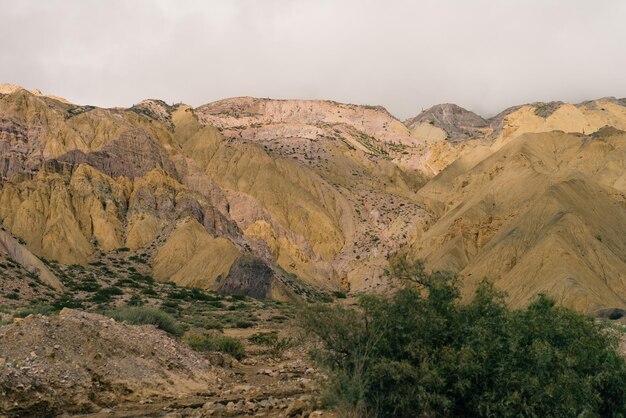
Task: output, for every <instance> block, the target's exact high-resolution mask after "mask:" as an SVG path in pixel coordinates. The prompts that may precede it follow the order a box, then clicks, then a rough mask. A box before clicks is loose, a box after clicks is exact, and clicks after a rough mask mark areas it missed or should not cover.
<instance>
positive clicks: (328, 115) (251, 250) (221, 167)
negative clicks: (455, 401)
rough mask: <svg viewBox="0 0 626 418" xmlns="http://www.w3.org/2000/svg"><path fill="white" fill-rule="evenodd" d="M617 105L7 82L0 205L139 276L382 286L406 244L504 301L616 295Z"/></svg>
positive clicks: (277, 293)
mask: <svg viewBox="0 0 626 418" xmlns="http://www.w3.org/2000/svg"><path fill="white" fill-rule="evenodd" d="M624 104H625V103H624V102H623V101H620V100H615V99H601V100H597V101H594V102H587V103H583V104H580V105H569V104H563V103H535V104H531V105H524V106H518V107H515V108H511V109H507V110H506V111H504V112H502V113H501V114H499V115H497V116H495V117H494V118H491V119H484V118H482V117H480V116H478V115H476V114H474V113H472V112H469V111H467V110H465V109H462V108H460V107H458V106H455V105H438V106H435V107H433V108H431V109H428V110H426V111H425V112H422V113H421V114H420V115H418V116H416V117H415V118H412V119H409V120H407V121H406V122H405V123H402V122H400V121H398V120H397V119H395V118H394V117H393V116H391V115H390V114H389V113H388V112H387V111H385V110H384V109H383V108H381V107H371V106H356V105H346V104H340V103H335V102H329V101H308V100H269V99H254V98H248V97H244V98H235V99H226V100H222V101H219V102H215V103H210V104H207V105H204V106H201V107H199V108H197V109H193V108H191V107H190V106H186V105H182V104H179V105H168V104H166V103H164V102H162V101H159V100H146V101H143V102H141V103H139V104H137V105H135V106H133V107H132V108H130V109H119V108H115V109H100V108H95V107H92V106H78V105H74V104H71V103H67V102H65V101H60V100H57V99H54V98H51V97H48V96H42V95H36V94H32V93H30V92H28V91H25V90H22V89H19V88H12V89H8V88H7V89H5V90H2V91H0V174H1V176H2V182H1V184H0V217H1V219H2V224H3V226H4V227H5V228H6V230H7V232H8V233H10V234H11V235H12V236H13V237H15V238H17V239H19V240H20V241H21V242H23V243H24V249H25V250H27V251H28V252H29V253H32V255H33V257H35V256H38V257H41V258H43V259H46V260H54V261H58V262H60V263H63V264H86V263H89V262H92V261H93V260H97V259H98V258H99V257H101V256H102V254H106V253H109V252H111V251H115V250H119V249H124V250H125V249H128V250H129V256H130V255H131V254H133V253H139V252H141V254H143V256H145V262H146V263H148V265H149V267H150V270H151V272H152V275H153V276H154V277H155V278H156V279H158V280H173V281H175V282H177V283H179V284H181V285H185V286H196V287H203V288H207V289H213V290H221V291H228V292H234V293H241V294H251V295H254V296H257V297H261V296H273V297H278V298H291V297H294V294H295V293H294V291H293V288H290V287H289V283H291V282H292V279H293V277H296V278H297V279H296V280H297V281H299V283H307V284H308V285H312V286H315V287H321V288H325V289H330V290H333V289H350V290H351V291H356V292H359V291H375V290H379V289H383V288H384V287H385V285H386V278H385V276H384V274H383V270H384V268H385V267H386V265H387V258H388V257H389V255H391V254H393V253H395V252H396V251H398V250H400V249H402V248H404V247H405V246H407V245H408V246H409V248H410V249H411V250H412V251H413V252H414V253H415V254H416V255H418V256H420V257H422V258H425V259H426V261H427V263H428V265H429V266H431V267H434V268H446V269H452V270H455V271H458V272H460V274H461V275H462V276H463V277H464V278H465V282H466V283H467V284H468V286H467V289H471V288H472V286H473V284H474V283H475V282H476V281H477V280H478V279H480V278H482V277H483V276H487V277H490V278H492V279H494V280H496V282H497V284H499V285H500V286H501V287H502V288H504V289H506V290H507V291H508V292H509V294H510V295H511V298H512V300H513V301H514V303H520V304H523V303H525V302H526V301H528V300H529V299H530V298H532V296H533V295H534V294H536V293H537V292H539V291H545V292H547V293H550V294H552V295H553V296H556V297H557V299H559V300H560V301H561V303H563V304H565V305H569V306H576V307H578V308H580V309H583V310H585V309H586V310H591V309H595V308H597V307H602V306H609V305H610V306H614V305H615V306H617V305H619V306H622V305H623V304H624V301H623V300H622V297H621V296H620V294H621V292H622V290H621V287H620V286H621V285H620V283H621V281H622V279H623V278H622V277H621V276H622V275H623V271H624V268H626V265H624V264H623V263H624V259H625V258H624V257H625V254H626V248H622V246H621V244H620V241H619V239H618V237H619V236H620V234H621V233H622V232H624V231H621V229H620V228H621V225H624V223H622V222H621V220H622V218H623V216H624V215H623V213H622V211H623V210H624V201H625V200H626V199H625V198H624V193H626V190H623V189H624V184H626V180H624V178H623V176H624V175H623V171H624V170H623V169H624V165H625V164H626V163H625V162H624V161H623V158H622V157H623V155H622V151H621V149H622V142H623V138H624V136H623V134H621V133H620V132H619V129H626V107H625V106H624ZM606 125H608V126H611V127H613V130H610V129H606V128H604V129H603V127H604V126H606ZM555 131H563V132H560V133H558V132H555ZM564 132H570V133H571V134H566V133H564ZM598 205H600V206H601V207H599V206H598ZM602 214H604V215H602ZM607 214H608V215H607ZM607 219H608V220H609V222H608V223H607V222H606V221H607ZM603 222H604V223H603ZM613 223H616V224H615V225H613ZM606 225H609V226H606ZM607 228H608V229H607ZM605 229H606V230H605ZM598 236H600V237H601V238H600V239H599V238H598ZM20 245H21V244H20ZM552 253H558V254H559V255H557V256H555V257H552V256H550V255H548V254H552ZM546 257H547V258H546ZM556 257H560V259H562V260H565V261H564V262H562V263H560V262H556V261H550V260H556V259H557V258H556ZM31 261H32V260H31ZM550 266H552V267H550ZM542 277H549V278H550V279H549V280H548V279H543V278H542ZM50 280H51V282H52V281H53V279H50Z"/></svg>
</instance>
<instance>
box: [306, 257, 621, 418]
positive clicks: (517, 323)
mask: <svg viewBox="0 0 626 418" xmlns="http://www.w3.org/2000/svg"><path fill="white" fill-rule="evenodd" d="M391 273H392V276H393V277H396V278H401V279H404V281H405V282H407V283H408V284H407V285H406V286H405V287H403V288H401V289H400V290H398V291H397V292H396V293H395V294H394V295H392V296H390V297H384V296H367V297H363V298H362V299H361V300H360V302H359V307H358V309H352V308H346V307H340V306H324V305H317V306H313V307H311V308H309V309H307V310H306V311H305V312H304V314H303V315H301V318H302V323H303V325H304V327H305V328H306V329H307V330H309V331H310V332H312V333H313V334H314V335H316V336H317V337H318V338H319V341H320V344H321V346H320V347H321V348H320V349H318V350H317V351H314V352H313V353H312V354H313V355H314V358H315V359H316V360H317V361H318V362H319V363H320V364H321V365H323V366H325V367H327V368H328V370H329V371H330V376H331V381H330V382H331V384H330V385H329V386H330V388H329V391H328V394H327V398H326V399H327V402H331V403H335V405H337V406H340V407H341V406H343V407H346V408H347V409H350V410H352V411H353V412H356V414H358V415H372V416H380V417H412V416H421V417H426V416H429V417H430V416H437V417H487V416H490V417H491V416H494V417H496V416H497V417H520V416H523V417H548V416H550V417H582V416H585V417H587V416H589V417H591V416H602V417H623V416H624V415H626V363H625V362H624V359H623V358H622V357H621V356H620V355H619V354H618V352H617V351H616V341H615V340H614V339H613V337H611V336H610V335H609V334H608V333H606V332H604V331H603V330H602V329H601V328H600V326H599V325H597V324H596V323H594V322H593V321H592V320H591V319H589V318H586V317H584V316H582V315H580V314H578V313H576V312H574V311H572V310H569V309H565V308H560V307H556V306H555V304H554V302H553V301H552V300H550V299H549V298H547V297H546V296H539V297H538V298H537V299H536V300H535V301H534V302H533V303H532V304H530V306H528V307H527V308H526V309H522V310H511V309H509V308H508V307H507V306H506V304H505V303H504V296H503V295H502V294H501V293H500V292H498V291H496V290H494V288H493V287H492V286H491V285H490V284H489V283H487V282H483V283H482V284H481V285H480V286H479V288H478V289H477V291H476V293H475V295H474V298H473V300H472V301H470V302H469V303H467V304H460V303H459V299H460V292H459V288H458V285H457V280H456V278H455V277H454V276H453V275H451V274H447V273H442V272H436V273H433V274H426V273H425V272H424V269H423V265H421V264H420V263H412V262H409V261H407V260H406V259H401V260H400V262H398V264H396V265H395V266H394V267H393V268H392V272H391Z"/></svg>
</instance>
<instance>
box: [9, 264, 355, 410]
mask: <svg viewBox="0 0 626 418" xmlns="http://www.w3.org/2000/svg"><path fill="white" fill-rule="evenodd" d="M119 256H120V257H123V252H122V254H120V255H119ZM141 264H142V263H134V264H133V263H132V262H131V263H130V264H128V263H121V262H117V260H101V261H99V262H94V263H92V264H90V265H88V266H86V267H79V266H73V267H65V266H59V265H55V264H54V263H51V264H50V268H51V269H52V270H54V271H55V273H57V274H58V275H59V277H61V278H62V281H63V284H64V286H65V291H64V292H63V293H59V292H55V291H53V290H51V289H47V288H46V292H36V293H33V294H31V293H29V291H30V290H31V289H33V288H34V289H37V287H38V286H41V285H40V284H38V283H37V286H34V287H29V286H26V287H27V289H28V290H29V291H26V290H25V291H22V292H20V293H17V294H18V295H19V297H17V298H15V299H13V298H8V299H4V301H3V303H2V305H0V306H2V309H0V320H1V322H0V324H4V325H0V391H1V393H2V396H1V397H0V398H2V400H0V411H1V413H0V416H1V415H2V413H4V414H6V415H7V416H54V415H58V414H66V415H68V416H74V415H79V416H107V417H117V416H120V417H122V416H126V417H129V416H177V417H182V416H244V415H250V416H333V415H332V413H330V412H321V411H320V407H321V404H320V391H321V389H320V388H321V387H323V383H324V379H325V377H324V375H323V374H322V373H321V372H320V371H319V370H317V369H316V368H315V367H314V366H313V364H312V363H311V362H310V361H309V359H308V355H307V354H308V348H307V347H309V346H310V345H309V344H308V343H306V342H305V341H304V340H303V338H304V337H303V336H302V335H301V333H300V332H299V331H298V330H297V328H296V327H295V325H294V318H295V316H296V312H297V307H296V306H295V305H294V304H291V303H285V302H279V301H272V300H255V299H251V298H248V297H243V296H237V295H221V294H218V293H215V292H207V291H202V290H199V289H187V288H180V287H177V286H175V285H173V284H171V283H160V282H155V281H154V280H152V279H151V278H150V277H149V276H147V275H143V274H142V273H141ZM118 267H119V268H118ZM106 270H109V273H106ZM103 273H104V274H103ZM33 283H36V281H33ZM313 296H315V297H317V298H318V300H325V301H331V300H333V299H334V298H330V297H329V296H328V295H313ZM335 297H344V296H343V295H341V294H337V295H336V296H335ZM4 302H7V303H4ZM124 306H143V307H149V308H158V309H159V310H161V311H163V312H166V313H168V314H169V315H171V317H172V318H175V320H176V321H177V322H178V324H179V325H180V327H181V329H182V330H183V332H184V333H185V335H183V336H182V337H180V336H179V337H172V336H170V335H168V334H166V333H165V332H163V331H161V330H159V329H156V328H155V327H154V326H152V325H143V326H136V325H128V324H125V323H120V322H117V321H115V320H113V319H111V318H109V317H108V316H106V315H110V312H112V311H115V310H116V309H118V308H120V307H124ZM59 311H60V312H59ZM102 313H104V314H105V315H101V314H102ZM189 334H199V335H207V334H211V335H217V336H229V337H233V338H235V339H237V340H238V341H240V342H242V343H243V344H244V349H245V357H243V358H240V360H236V359H235V358H233V357H231V356H230V355H228V354H223V353H218V352H198V351H194V350H192V349H191V348H190V347H189V346H188V345H187V344H186V343H185V337H186V335H189ZM255 335H256V336H259V335H261V336H267V335H270V336H272V335H276V336H277V341H280V342H283V343H285V344H284V345H283V346H280V347H277V346H272V345H271V344H267V343H264V342H263V341H260V342H259V341H258V339H257V340H255V339H254V337H253V336H255ZM251 337H252V338H251Z"/></svg>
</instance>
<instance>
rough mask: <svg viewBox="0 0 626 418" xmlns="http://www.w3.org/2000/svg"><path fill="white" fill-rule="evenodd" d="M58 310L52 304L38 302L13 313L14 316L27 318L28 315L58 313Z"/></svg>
mask: <svg viewBox="0 0 626 418" xmlns="http://www.w3.org/2000/svg"><path fill="white" fill-rule="evenodd" d="M57 312H58V310H57V309H55V308H54V307H53V306H50V305H44V304H36V305H32V306H29V307H26V308H23V309H20V310H19V311H17V312H15V314H13V317H14V318H26V317H27V316H28V315H38V314H41V315H46V316H47V315H52V314H55V313H57Z"/></svg>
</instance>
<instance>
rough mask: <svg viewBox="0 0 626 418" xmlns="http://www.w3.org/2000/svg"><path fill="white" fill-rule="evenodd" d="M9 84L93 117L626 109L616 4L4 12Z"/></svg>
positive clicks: (222, 2)
mask: <svg viewBox="0 0 626 418" xmlns="http://www.w3.org/2000/svg"><path fill="white" fill-rule="evenodd" d="M0 10H1V11H2V17H1V20H0V57H1V58H0V82H12V83H17V84H21V85H24V86H25V87H27V88H39V89H41V90H42V91H44V92H45V93H49V94H57V95H60V96H65V97H67V98H68V99H70V100H72V101H74V102H77V103H84V104H95V105H100V106H128V105H131V104H133V103H136V102H138V101H140V100H142V99H144V98H148V97H150V98H162V99H164V100H166V101H168V102H174V101H176V102H177V101H184V102H186V103H190V104H193V105H200V104H203V103H206V102H210V101H213V100H217V99H221V98H225V97H232V96H241V95H250V96H258V97H272V98H312V99H332V100H337V101H341V102H351V103H359V104H380V105H383V106H385V107H386V108H387V109H389V111H390V112H392V113H393V114H395V115H396V116H398V117H401V118H405V117H409V116H412V115H414V114H416V113H417V112H419V111H420V110H421V109H422V108H426V107H429V106H431V105H433V104H436V103H441V102H454V103H457V104H459V105H461V106H464V107H467V108H469V109H472V110H474V111H477V112H479V113H481V114H484V115H492V114H494V113H496V112H497V111H499V110H502V109H503V108H505V107H507V106H510V105H513V104H519V103H524V102H530V101H538V100H542V101H547V100H563V101H574V102H577V101H582V100H585V99H590V98H597V97H602V96H609V95H611V96H619V97H622V96H626V76H625V75H624V74H625V69H626V48H624V43H625V42H626V25H624V23H623V22H624V20H625V18H626V2H618V1H613V0H595V1H591V0H523V1H522V0H519V1H514V0H472V1H468V0H456V1H455V0H437V1H435V0H433V1H427V0H423V1H409V0H395V1H394V0H387V1H382V0H380V1H373V0H315V1H312V0H207V1H190V0H186V1H165V0H161V1H152V0H150V1H149V0H145V1H142V0H135V1H128V0H107V1H95V0H67V1H49V2H48V1H46V2H42V1H40V0H26V1H15V0H0Z"/></svg>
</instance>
